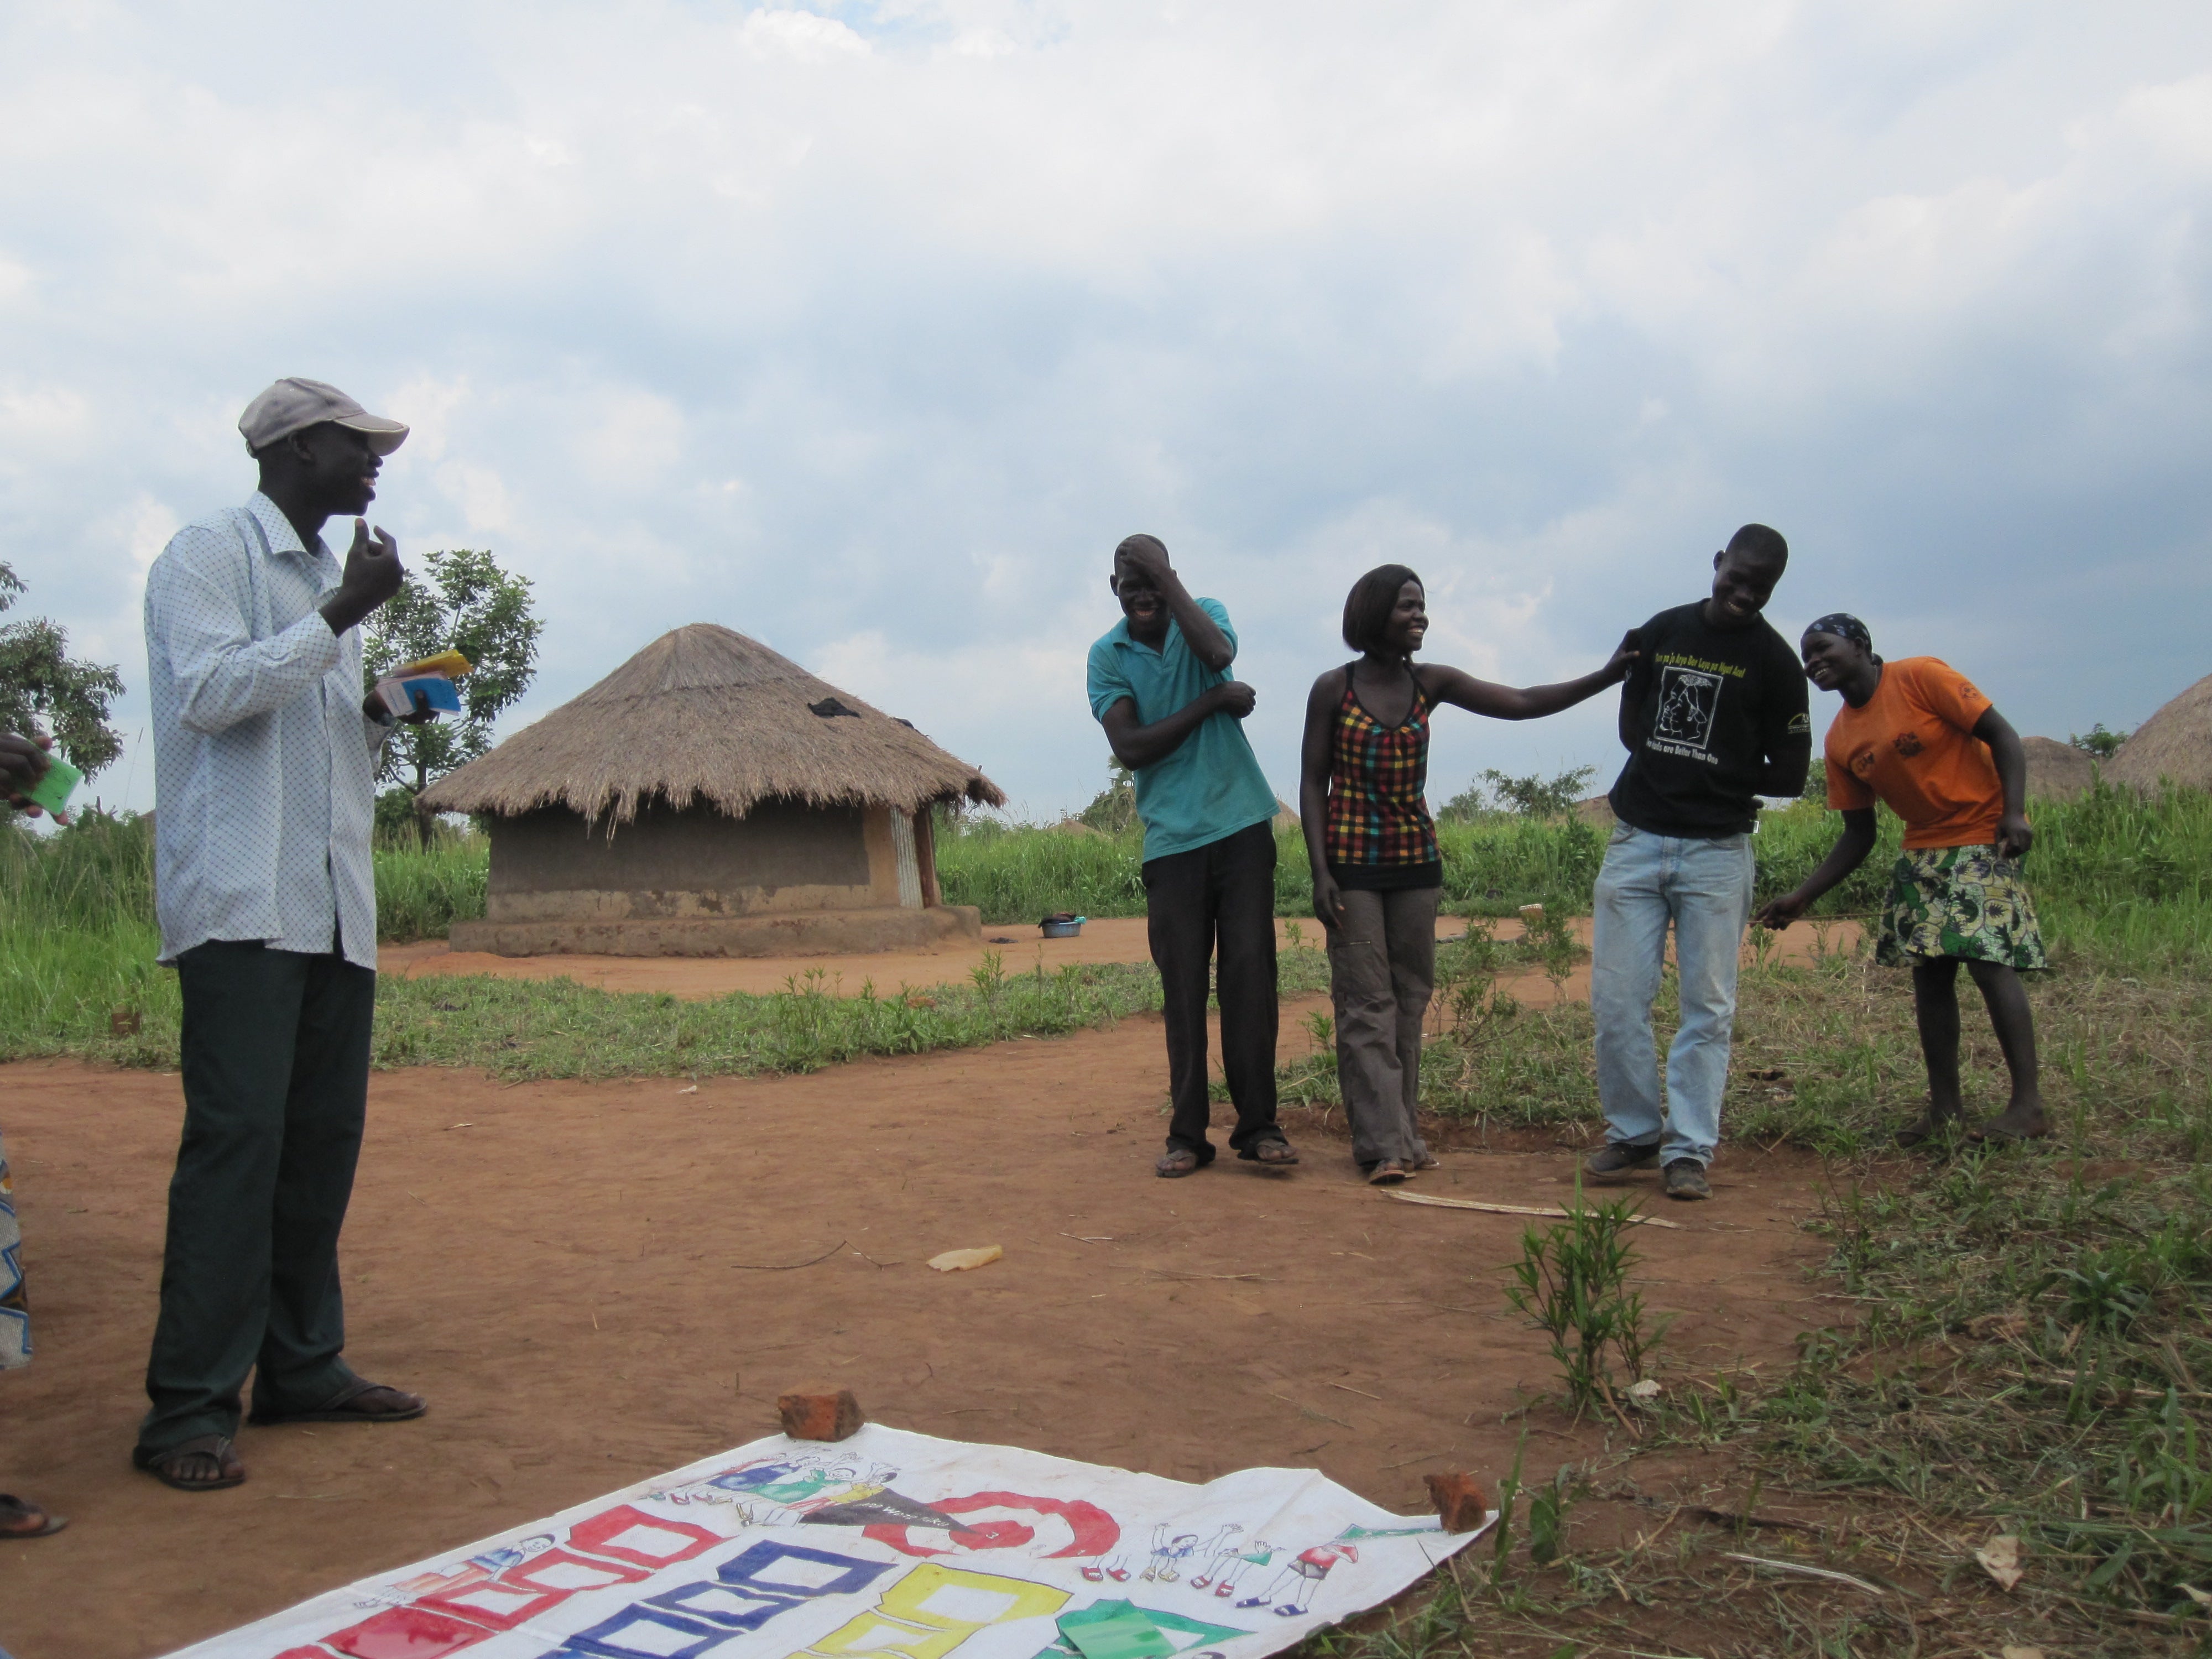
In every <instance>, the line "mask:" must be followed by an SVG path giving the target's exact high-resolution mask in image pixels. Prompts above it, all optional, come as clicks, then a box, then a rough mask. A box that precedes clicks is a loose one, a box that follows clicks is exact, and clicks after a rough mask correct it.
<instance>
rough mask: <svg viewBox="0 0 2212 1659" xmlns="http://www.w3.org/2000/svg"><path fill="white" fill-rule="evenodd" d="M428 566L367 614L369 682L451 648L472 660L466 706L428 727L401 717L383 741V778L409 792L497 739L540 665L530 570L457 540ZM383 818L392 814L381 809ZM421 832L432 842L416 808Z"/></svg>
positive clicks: (412, 795)
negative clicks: (503, 563)
mask: <svg viewBox="0 0 2212 1659" xmlns="http://www.w3.org/2000/svg"><path fill="white" fill-rule="evenodd" d="M423 562H424V564H425V565H426V566H427V569H426V570H425V571H423V572H422V573H421V574H417V575H416V577H415V578H414V580H410V582H408V584H407V585H406V586H404V587H403V588H401V589H400V590H399V592H398V594H397V595H396V596H395V597H394V598H393V599H392V600H391V601H390V602H389V603H387V604H386V605H385V606H384V607H383V608H382V609H381V610H380V611H377V612H376V613H375V615H374V616H373V617H370V618H369V620H368V636H367V638H366V639H365V640H364V641H363V642H362V644H363V649H362V672H363V675H364V677H365V679H366V684H365V685H364V687H363V690H368V689H369V688H371V687H374V685H375V684H376V682H377V680H378V679H379V678H381V677H382V676H384V675H386V674H388V673H390V672H391V671H392V670H393V669H395V668H398V667H402V666H404V665H406V664H408V663H410V662H415V661H417V660H419V659H422V658H424V657H433V656H435V655H436V654H437V653H439V652H441V651H444V650H447V648H449V647H450V648H451V649H453V650H455V651H458V652H459V653H461V654H462V655H463V656H465V657H466V658H467V659H469V661H470V662H471V664H472V665H473V668H472V670H471V672H470V673H469V674H468V675H466V676H465V678H462V680H461V681H460V682H459V686H458V690H459V692H460V694H461V713H460V714H459V717H454V716H452V715H448V716H447V717H446V718H445V719H443V720H432V721H430V722H429V723H428V724H427V725H422V726H405V725H403V726H398V728H396V729H395V730H394V731H393V732H392V737H391V738H390V739H389V740H388V741H387V742H386V744H385V745H384V760H383V763H382V766H381V768H380V770H379V772H378V777H379V778H380V779H384V778H393V779H400V780H404V787H405V788H406V790H407V792H408V799H410V801H412V802H419V801H420V799H421V798H422V792H423V791H424V790H425V789H428V787H430V786H431V784H432V783H434V782H435V781H437V780H438V779H440V778H441V777H443V776H445V775H446V774H447V773H448V772H450V771H452V770H453V769H454V768H456V767H458V766H463V765H465V764H467V763H469V762H470V761H472V760H474V759H476V758H477V756H479V755H481V754H483V752H484V751H485V750H488V749H489V748H490V747H491V726H492V721H493V720H495V719H496V718H497V717H498V715H499V714H500V712H501V710H502V709H504V708H509V707H510V706H512V705H513V702H514V701H515V699H517V698H518V697H520V696H521V695H522V694H523V692H524V691H526V690H528V689H529V686H530V682H531V679H532V677H533V676H534V675H535V674H536V672H537V669H538V633H539V631H540V630H541V629H543V628H544V623H542V622H540V621H539V620H538V618H537V617H535V616H533V615H532V613H531V608H530V603H531V589H530V579H529V578H528V577H527V576H517V575H511V574H508V573H507V572H506V571H504V570H502V569H501V568H500V567H499V563H498V561H496V560H495V559H494V558H493V557H492V556H491V554H490V553H489V551H483V552H478V551H476V550H472V549H470V548H465V547H463V548H454V549H452V550H441V551H439V552H435V553H432V554H429V555H428V556H426V557H425V559H424V561H423ZM378 816H379V817H380V818H383V817H385V814H384V813H382V812H380V813H379V814H378ZM414 816H415V827H416V834H417V835H418V836H421V838H422V845H423V846H424V847H428V845H429V844H430V823H431V816H432V815H431V814H430V813H428V812H427V811H423V810H422V807H421V806H420V805H416V807H415V812H414Z"/></svg>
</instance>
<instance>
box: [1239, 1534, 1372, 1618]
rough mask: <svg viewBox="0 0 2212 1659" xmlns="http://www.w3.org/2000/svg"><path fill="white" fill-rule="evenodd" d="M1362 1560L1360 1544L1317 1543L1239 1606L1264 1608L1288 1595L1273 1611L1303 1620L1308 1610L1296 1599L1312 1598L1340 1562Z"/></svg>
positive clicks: (1287, 1563)
mask: <svg viewBox="0 0 2212 1659" xmlns="http://www.w3.org/2000/svg"><path fill="white" fill-rule="evenodd" d="M1358 1559H1359V1547H1358V1545H1356V1544H1345V1543H1335V1544H1316V1545H1315V1546H1314V1547H1312V1548H1311V1549H1310V1550H1301V1551H1299V1552H1298V1553H1297V1554H1296V1555H1294V1556H1292V1557H1291V1559H1289V1560H1288V1561H1286V1562H1285V1563H1284V1564H1283V1570H1282V1571H1280V1572H1279V1573H1277V1574H1276V1575H1275V1577H1274V1578H1273V1580H1272V1581H1271V1582H1270V1583H1269V1584H1268V1585H1267V1589H1266V1590H1265V1591H1263V1592H1262V1593H1261V1594H1260V1595H1253V1596H1247V1597H1246V1598H1245V1599H1244V1600H1243V1601H1239V1602H1238V1603H1237V1606H1238V1607H1267V1604H1268V1603H1269V1602H1270V1601H1274V1600H1275V1599H1276V1597H1278V1596H1284V1597H1285V1600H1284V1601H1282V1603H1281V1605H1279V1606H1278V1607H1274V1608H1273V1609H1272V1611H1273V1612H1274V1613H1276V1614H1277V1615H1278V1616H1279V1617H1281V1618H1285V1619H1297V1618H1301V1617H1303V1616H1304V1613H1306V1611H1307V1609H1305V1608H1304V1607H1298V1606H1297V1605H1295V1602H1296V1600H1297V1598H1298V1597H1299V1596H1300V1595H1305V1596H1310V1595H1312V1594H1313V1586H1314V1585H1316V1584H1318V1583H1321V1581H1322V1579H1324V1578H1326V1577H1328V1571H1329V1569H1330V1568H1331V1567H1334V1565H1336V1564H1337V1563H1338V1562H1339V1561H1357V1560H1358ZM1302 1583H1303V1584H1304V1586H1305V1588H1304V1590H1303V1591H1301V1590H1300V1589H1299V1586H1300V1585H1301V1584H1302Z"/></svg>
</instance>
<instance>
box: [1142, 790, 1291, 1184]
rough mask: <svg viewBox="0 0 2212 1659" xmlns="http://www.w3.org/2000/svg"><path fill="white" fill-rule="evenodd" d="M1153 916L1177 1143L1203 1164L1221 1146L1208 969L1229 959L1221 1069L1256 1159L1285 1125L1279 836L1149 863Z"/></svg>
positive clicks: (1240, 1131)
mask: <svg viewBox="0 0 2212 1659" xmlns="http://www.w3.org/2000/svg"><path fill="white" fill-rule="evenodd" d="M1145 920H1146V927H1147V929H1148V930H1149V932H1150V934H1151V938H1152V961H1153V963H1154V964H1155V965H1156V966H1158V969H1159V970H1160V988H1161V992H1162V995H1163V1006H1162V1010H1161V1012H1162V1013H1163V1014H1164V1017H1165V1018H1166V1021H1167V1028H1168V1091H1169V1095H1170V1098H1171V1099H1172V1100H1173V1101H1174V1103H1175V1109H1174V1115H1173V1116H1172V1117H1171V1118H1170V1121H1169V1124H1168V1144H1169V1145H1170V1146H1187V1147H1188V1148H1189V1149H1190V1150H1191V1151H1192V1152H1196V1153H1197V1154H1198V1157H1199V1161H1200V1163H1201V1164H1204V1163H1210V1162H1212V1158H1213V1147H1212V1144H1211V1143H1210V1142H1208V1141H1207V1139H1206V1121H1207V1119H1208V1118H1209V1117H1210V1116H1211V1115H1212V1114H1211V1110H1210V1109H1209V1107H1208V1105H1207V1103H1206V993H1207V990H1208V988H1209V987H1208V986H1207V983H1206V980H1207V974H1206V967H1207V963H1208V961H1209V959H1211V958H1212V957H1215V956H1216V955H1217V954H1218V957H1219V958H1220V969H1219V979H1220V984H1219V987H1218V991H1217V997H1218V1001H1219V1002H1220V1005H1221V1069H1222V1071H1223V1073H1225V1075H1226V1076H1227V1078H1228V1079H1229V1097H1230V1098H1231V1100H1233V1101H1235V1102H1236V1103H1237V1127H1236V1128H1235V1130H1234V1131H1232V1132H1231V1134H1230V1137H1229V1144H1230V1146H1231V1147H1232V1148H1233V1149H1235V1150H1236V1151H1237V1152H1242V1153H1245V1154H1246V1155H1248V1156H1249V1148H1250V1147H1251V1146H1252V1145H1253V1144H1254V1143H1255V1141H1261V1140H1266V1139H1277V1138H1279V1137H1280V1136H1281V1134H1282V1131H1281V1130H1280V1129H1279V1128H1278V1127H1276V1124H1275V1026H1276V1007H1275V834H1274V830H1273V827H1272V826H1271V825H1269V824H1266V823H1255V824H1253V825H1251V826H1250V827H1249V828H1248V829H1239V830H1238V831H1237V833H1236V834H1235V835H1233V836H1223V837H1222V838H1221V839H1220V840H1219V841H1214V842H1207V843H1206V845H1205V846H1203V847H1194V848H1191V849H1190V851H1188V853H1170V854H1169V855H1168V856H1167V857H1165V858H1159V859H1151V860H1146V864H1145Z"/></svg>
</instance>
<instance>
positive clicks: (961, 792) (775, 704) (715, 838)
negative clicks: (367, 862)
mask: <svg viewBox="0 0 2212 1659" xmlns="http://www.w3.org/2000/svg"><path fill="white" fill-rule="evenodd" d="M1005 799H1006V798H1005V796H1004V795H1003V794H1001V793H1000V790H999V788H998V787H997V786H996V785H995V784H994V783H993V782H992V781H990V780H989V779H988V778H987V777H985V776H984V775H982V773H981V772H980V771H978V770H976V769H975V768H974V767H972V766H970V765H969V764H968V763H966V762H965V761H963V760H960V759H958V758H957V757H954V756H951V755H949V754H947V753H946V752H945V750H942V749H939V747H938V746H937V745H936V744H933V743H932V742H930V740H929V739H928V738H925V737H923V736H922V735H921V732H917V731H915V729H914V728H913V727H912V726H909V725H908V724H907V723H906V722H905V721H903V720H895V719H893V718H891V717H890V715H888V714H884V713H883V712H881V711H880V710H878V709H876V708H871V707H870V706H869V705H868V704H866V703H865V702H861V701H860V699H859V698H858V697H855V696H851V695H850V694H849V693H847V692H843V691H841V690H838V689H837V688H836V686H834V685H830V684H828V683H827V682H825V681H823V680H820V679H817V678H815V677H814V676H813V675H811V674H810V673H808V672H807V671H805V669H803V668H801V667H799V665H798V664H796V663H794V662H793V661H791V660H790V659H788V658H786V657H781V656H779V655H777V654H776V653H775V652H773V651H771V650H769V648H768V647H766V646H764V645H763V644H761V643H760V642H759V641H757V640H750V639H748V638H746V637H745V636H744V635H742V634H738V633H733V632H732V630H730V629H726V628H718V627H716V626H714V624H712V623H694V624H693V625H692V626H690V627H689V628H679V629H676V630H675V631H674V632H673V633H671V634H665V635H662V636H661V637H660V638H659V639H658V640H655V641H653V643H652V644H651V645H648V646H647V647H646V648H645V649H644V650H642V651H641V652H639V653H637V654H636V655H635V657H632V658H631V659H629V661H628V662H626V663H624V664H623V665H622V666H621V667H619V668H617V670H615V671H614V672H613V673H611V674H610V675H608V676H607V677H606V678H605V679H603V680H601V681H600V682H599V684H597V685H594V686H593V687H592V688H591V689H590V690H588V691H586V692H584V693H583V694H582V695H580V696H577V697H575V698H573V699H572V700H571V701H569V702H566V703H563V704H562V706H561V707H560V708H556V709H555V710H554V711H553V712H552V713H551V714H548V715H546V716H545V718H544V719H543V720H539V721H538V722H537V723H536V724H535V725H533V726H527V727H526V728H524V729H523V730H522V731H520V732H517V733H515V735H514V736H513V737H511V738H508V739H507V741H506V742H504V743H502V744H500V745H499V746H498V747H497V748H495V749H494V750H492V751H491V752H490V753H489V754H488V755H486V756H484V757H483V758H481V759H479V760H476V761H472V762H471V763H469V764H468V765H466V766H464V767H462V768H460V769H459V770H457V771H455V772H453V773H451V774H449V775H447V776H446V777H444V778H442V779H441V780H440V781H438V782H437V783H435V784H434V785H433V786H432V787H430V789H429V790H428V792H426V793H425V794H424V796H423V801H424V804H425V805H428V806H429V807H430V808H431V809H432V810H434V811H441V812H471V813H475V814H477V815H479V816H480V817H483V818H485V819H487V820H488V823H489V833H490V836H491V876H490V881H489V887H488V890H487V894H486V901H485V919H484V920H483V921H481V922H465V923H461V924H459V925H457V926H456V927H454V929H453V945H454V947H455V948H456V949H459V950H490V951H499V952H501V954H504V955H511V956H525V955H536V954H541V953H544V952H548V951H594V952H606V953H611V954H617V955H625V956H640V955H642V956H769V955H782V954H786V953H791V952H807V951H847V950H887V949H893V948H899V947H903V946H910V945H920V944H924V943H927V942H930V941H932V940H934V939H940V938H944V937H947V936H949V935H950V934H952V933H969V934H977V933H980V931H981V930H980V922H979V920H978V918H977V917H976V915H975V912H974V911H973V910H972V909H969V908H965V907H947V906H945V905H944V904H943V903H942V902H940V901H939V897H938V892H937V872H936V861H935V858H934V849H933V846H932V844H931V841H930V814H929V809H930V808H931V807H933V806H935V805H939V804H941V803H946V802H952V801H961V800H965V801H972V802H976V803H980V804H985V805H994V806H995V805H1000V804H1002V803H1003V802H1004V800H1005Z"/></svg>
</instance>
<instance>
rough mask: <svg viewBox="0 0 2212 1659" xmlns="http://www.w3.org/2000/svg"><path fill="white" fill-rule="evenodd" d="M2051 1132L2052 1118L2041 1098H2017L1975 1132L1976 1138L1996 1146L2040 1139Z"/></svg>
mask: <svg viewBox="0 0 2212 1659" xmlns="http://www.w3.org/2000/svg"><path fill="white" fill-rule="evenodd" d="M2049 1133H2051V1120H2050V1118H2049V1117H2048V1116H2046V1115H2045V1113H2044V1110H2043V1103H2042V1102H2041V1101H2039V1100H2028V1101H2020V1100H2016V1101H2015V1102H2013V1103H2012V1104H2011V1105H2009V1106H2008V1107H2006V1108H2005V1109H2004V1110H2003V1111H2002V1112H2000V1113H1998V1114H1997V1115H1996V1116H1995V1117H1993V1118H1991V1119H1990V1121H1988V1122H1987V1123H1984V1125H1982V1127H1980V1128H1979V1129H1978V1130H1976V1131H1975V1132H1974V1139H1977V1140H1985V1141H1989V1142H1991V1143H1993V1144H1994V1145H1996V1146H2010V1145H2012V1144H2013V1143H2014V1142H2015V1141H2021V1140H2040V1139H2043V1138H2044V1137H2045V1135H2047V1134H2049Z"/></svg>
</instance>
